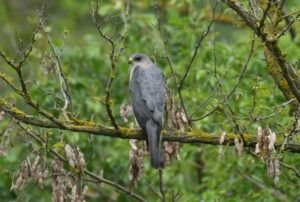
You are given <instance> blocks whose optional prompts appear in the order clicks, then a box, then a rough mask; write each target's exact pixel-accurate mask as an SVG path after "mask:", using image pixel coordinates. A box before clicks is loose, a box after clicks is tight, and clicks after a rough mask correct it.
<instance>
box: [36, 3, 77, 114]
mask: <svg viewBox="0 0 300 202" xmlns="http://www.w3.org/2000/svg"><path fill="white" fill-rule="evenodd" d="M40 26H41V28H42V30H43V31H44V33H45V35H46V38H47V41H48V44H49V45H50V48H51V51H52V52H53V54H54V56H55V59H56V63H57V67H58V77H59V82H60V89H61V92H62V94H63V97H64V106H63V108H62V109H61V111H62V113H63V115H64V117H65V119H66V120H69V119H70V117H69V113H68V111H70V112H72V99H71V93H70V88H69V84H68V79H67V77H66V76H65V74H64V72H63V69H62V64H61V60H60V54H59V52H58V51H57V50H56V48H55V46H54V44H53V42H52V39H51V37H50V35H49V33H48V31H47V30H46V29H45V22H44V19H43V9H42V11H41V13H40ZM64 41H65V36H64ZM63 46H64V45H63ZM63 46H62V47H63Z"/></svg>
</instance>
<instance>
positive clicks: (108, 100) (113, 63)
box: [90, 0, 129, 130]
mask: <svg viewBox="0 0 300 202" xmlns="http://www.w3.org/2000/svg"><path fill="white" fill-rule="evenodd" d="M128 9H129V2H128V4H127V12H129V10H128ZM98 10H99V2H98V0H96V3H95V7H93V6H91V11H90V12H91V16H92V19H93V22H94V25H95V26H96V28H97V31H98V33H99V35H100V37H101V38H103V39H104V40H106V41H107V42H108V44H109V45H110V48H111V50H110V54H109V58H110V75H109V79H108V82H107V84H106V88H105V94H106V96H105V102H104V104H105V107H106V112H107V114H108V116H109V118H110V121H111V123H112V125H113V126H114V128H115V129H116V130H118V129H119V126H118V123H117V121H116V119H115V117H114V115H113V113H112V109H111V87H112V83H113V81H114V78H115V74H116V61H117V59H118V57H119V55H118V54H116V46H117V43H118V40H116V41H114V39H113V38H112V37H110V36H108V35H106V34H105V33H104V32H103V30H102V26H103V25H104V23H105V20H102V21H101V22H99V14H98ZM127 14H128V13H127ZM124 22H125V26H124V27H125V29H124V32H123V33H122V34H121V37H120V38H119V39H120V40H121V43H122V44H123V43H124V39H125V35H126V32H127V16H126V14H125V16H124ZM121 49H122V48H121ZM120 53H121V50H120Z"/></svg>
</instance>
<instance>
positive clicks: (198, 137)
mask: <svg viewBox="0 0 300 202" xmlns="http://www.w3.org/2000/svg"><path fill="white" fill-rule="evenodd" d="M0 111H4V112H5V113H7V114H8V115H10V116H11V117H13V118H15V119H16V120H19V121H20V122H22V123H25V124H28V125H32V126H38V127H43V128H53V129H62V130H68V131H73V132H81V133H87V134H93V135H99V136H109V137H115V138H121V139H139V140H143V139H144V137H143V136H142V135H141V131H140V130H132V129H128V128H124V127H120V128H119V130H115V129H114V128H109V127H105V126H102V125H98V124H95V123H93V122H88V121H82V120H76V121H61V124H60V125H57V124H55V123H53V122H51V121H48V120H45V119H42V118H37V117H34V116H31V115H28V114H26V113H25V112H23V111H21V110H19V109H17V108H16V107H12V106H10V105H9V104H8V103H6V102H5V101H4V100H3V99H0ZM243 136H244V140H245V141H244V145H245V146H247V147H253V148H254V147H255V145H256V143H257V137H256V135H251V134H244V135H243ZM235 138H240V136H239V134H233V133H228V134H227V135H226V139H225V141H224V145H228V146H233V145H235V144H234V139H235ZM162 140H163V141H177V142H182V143H203V144H211V145H219V140H220V135H219V134H209V133H207V132H204V131H201V130H192V131H190V132H180V131H174V130H163V131H162ZM283 143H284V138H283V137H277V139H276V143H275V145H276V147H281V146H282V144H283ZM284 149H285V150H286V151H290V152H294V153H300V144H298V143H287V144H285V148H284Z"/></svg>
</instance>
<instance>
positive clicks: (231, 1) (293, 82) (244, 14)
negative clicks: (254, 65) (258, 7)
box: [222, 0, 300, 102]
mask: <svg viewBox="0 0 300 202" xmlns="http://www.w3.org/2000/svg"><path fill="white" fill-rule="evenodd" d="M222 1H223V2H225V3H226V4H227V5H228V6H229V7H230V8H232V9H233V10H234V11H235V12H236V13H237V14H238V15H239V16H240V17H241V18H242V19H243V20H244V21H245V22H246V24H247V25H248V27H250V28H251V29H252V30H253V31H254V32H255V34H256V35H257V36H258V37H259V38H260V39H261V40H262V41H263V43H264V45H265V47H266V48H267V49H268V51H269V52H270V54H271V55H272V57H273V58H274V61H275V62H276V63H277V64H278V66H279V67H280V69H281V71H282V75H283V77H284V79H285V80H286V82H287V84H288V86H289V88H290V90H291V92H292V93H293V95H294V96H295V97H296V99H297V100H298V102H300V90H299V88H300V86H299V85H298V84H297V81H299V80H300V78H299V76H298V75H296V74H295V75H291V72H293V67H292V65H291V64H290V63H289V62H288V60H287V59H286V58H287V57H286V56H285V55H284V54H283V53H282V52H281V50H280V48H279V47H278V44H277V40H278V38H276V37H274V36H272V35H269V34H268V33H267V32H263V31H262V29H260V28H261V26H258V23H257V20H256V18H255V17H254V16H253V15H252V14H251V13H249V12H248V11H247V10H246V9H245V8H244V7H243V5H242V4H241V3H240V2H239V1H236V0H222ZM265 13H266V12H265ZM265 15H266V14H265ZM261 24H262V23H260V25H261Z"/></svg>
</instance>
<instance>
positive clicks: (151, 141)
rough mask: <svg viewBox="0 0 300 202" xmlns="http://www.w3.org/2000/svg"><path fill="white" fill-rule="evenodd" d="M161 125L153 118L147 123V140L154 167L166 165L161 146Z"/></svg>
mask: <svg viewBox="0 0 300 202" xmlns="http://www.w3.org/2000/svg"><path fill="white" fill-rule="evenodd" d="M160 131H161V126H160V125H159V124H157V123H156V122H154V121H153V120H152V119H150V120H149V121H147V123H146V132H147V142H148V146H149V153H150V162H151V166H152V167H153V168H156V169H159V168H163V167H164V159H163V155H162V151H161V146H160Z"/></svg>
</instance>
